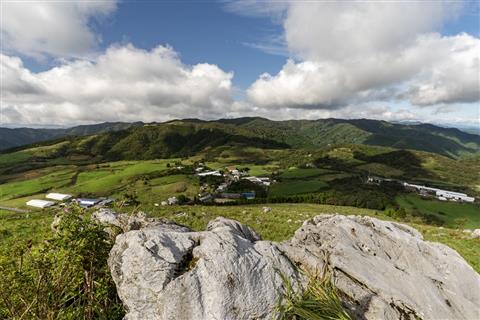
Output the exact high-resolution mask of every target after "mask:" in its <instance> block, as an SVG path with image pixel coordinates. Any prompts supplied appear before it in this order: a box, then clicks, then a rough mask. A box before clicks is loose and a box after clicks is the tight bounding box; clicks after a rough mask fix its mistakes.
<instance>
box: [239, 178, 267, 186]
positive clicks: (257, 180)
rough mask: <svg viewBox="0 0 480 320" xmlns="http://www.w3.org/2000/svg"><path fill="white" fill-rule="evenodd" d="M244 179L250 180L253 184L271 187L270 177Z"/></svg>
mask: <svg viewBox="0 0 480 320" xmlns="http://www.w3.org/2000/svg"><path fill="white" fill-rule="evenodd" d="M243 179H245V180H248V181H250V182H253V183H257V184H263V185H264V186H267V187H268V186H270V184H271V182H270V178H268V177H244V178H243Z"/></svg>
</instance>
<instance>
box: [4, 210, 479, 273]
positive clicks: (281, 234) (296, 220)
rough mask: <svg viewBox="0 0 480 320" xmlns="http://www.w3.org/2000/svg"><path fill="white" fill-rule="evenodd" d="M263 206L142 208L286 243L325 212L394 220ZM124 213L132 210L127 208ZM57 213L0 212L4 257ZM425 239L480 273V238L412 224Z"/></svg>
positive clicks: (35, 238) (34, 237) (44, 231)
mask: <svg viewBox="0 0 480 320" xmlns="http://www.w3.org/2000/svg"><path fill="white" fill-rule="evenodd" d="M262 207H263V205H246V206H233V207H211V206H208V207H206V206H174V207H154V206H147V207H142V209H144V210H146V211H147V212H150V215H151V216H156V217H163V218H166V219H169V220H174V221H176V222H178V223H181V224H184V225H187V226H189V227H191V228H193V229H195V230H204V229H205V227H206V225H207V223H208V222H209V221H210V220H212V219H215V218H216V217H218V216H223V217H227V218H232V219H236V220H238V221H240V222H242V223H245V224H247V225H249V226H251V227H252V228H254V229H255V230H256V231H257V232H259V233H260V235H261V236H262V237H263V238H264V239H266V240H272V241H282V240H286V239H288V238H290V237H292V235H293V233H294V232H295V230H297V229H298V228H299V227H300V226H301V224H302V222H303V221H304V220H306V219H308V218H311V217H314V216H315V215H318V214H322V213H338V214H345V215H349V214H355V215H368V216H373V217H377V218H380V219H384V220H390V218H388V217H386V216H384V215H383V213H382V212H378V211H374V210H368V209H360V208H353V207H338V206H328V205H313V204H273V205H269V207H271V208H272V211H271V212H269V213H263V210H262ZM123 210H124V211H129V210H131V209H128V208H123ZM52 219H53V213H51V212H50V211H45V212H41V213H29V214H19V213H11V212H6V211H1V210H0V256H1V255H10V256H12V255H15V253H14V252H15V247H16V246H17V245H19V244H20V243H21V242H27V241H30V240H31V241H32V242H33V243H38V242H39V241H42V239H44V238H45V237H46V236H48V234H49V232H50V223H51V221H52ZM412 225H413V226H414V227H416V228H417V229H418V230H420V231H421V232H422V233H423V234H424V236H425V239H426V240H428V241H436V242H441V243H444V244H447V245H449V246H450V247H452V248H454V249H455V250H457V251H458V252H459V253H460V255H462V256H463V257H464V258H465V259H466V260H467V261H468V262H469V263H470V264H471V265H472V266H473V267H474V268H475V270H477V272H480V239H470V238H469V237H468V235H466V234H465V233H463V232H462V231H459V230H455V229H448V228H445V229H440V228H437V227H433V226H426V225H419V224H412Z"/></svg>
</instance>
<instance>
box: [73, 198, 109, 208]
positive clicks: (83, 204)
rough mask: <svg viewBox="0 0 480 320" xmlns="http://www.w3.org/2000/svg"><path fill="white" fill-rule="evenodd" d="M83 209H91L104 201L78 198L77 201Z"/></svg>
mask: <svg viewBox="0 0 480 320" xmlns="http://www.w3.org/2000/svg"><path fill="white" fill-rule="evenodd" d="M75 201H76V202H77V203H78V205H79V206H80V207H82V208H90V207H93V206H94V205H96V204H97V203H99V202H101V201H102V199H90V198H78V199H76V200H75Z"/></svg>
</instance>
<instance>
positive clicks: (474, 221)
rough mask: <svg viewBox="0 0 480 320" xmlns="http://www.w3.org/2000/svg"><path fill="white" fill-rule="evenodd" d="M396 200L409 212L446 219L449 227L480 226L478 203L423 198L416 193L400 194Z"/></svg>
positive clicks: (479, 207) (473, 227)
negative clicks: (463, 220)
mask: <svg viewBox="0 0 480 320" xmlns="http://www.w3.org/2000/svg"><path fill="white" fill-rule="evenodd" d="M396 201H397V203H398V204H399V205H400V206H401V207H403V208H405V209H406V210H407V212H408V211H418V212H420V213H422V214H424V215H428V214H433V215H435V216H436V217H438V218H439V219H441V220H443V221H445V225H446V226H448V227H452V228H454V227H461V228H471V229H475V228H480V206H479V205H478V204H471V203H454V202H444V201H439V200H434V199H422V198H420V197H418V196H416V195H403V196H399V197H397V198H396ZM462 219H465V222H464V223H462V222H461V221H460V220H462ZM459 223H460V224H461V225H459Z"/></svg>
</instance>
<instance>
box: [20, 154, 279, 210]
mask: <svg viewBox="0 0 480 320" xmlns="http://www.w3.org/2000/svg"><path fill="white" fill-rule="evenodd" d="M172 169H173V171H175V170H183V169H185V167H184V166H181V165H179V166H176V167H174V168H172ZM193 174H194V175H195V176H197V177H198V178H199V181H200V188H199V193H198V195H197V196H196V197H195V198H194V199H189V198H186V197H185V196H183V195H181V196H171V197H169V198H167V199H165V200H163V201H161V202H159V203H154V205H155V206H160V205H161V206H167V205H178V204H194V203H202V204H208V203H217V204H222V203H228V202H237V201H241V200H253V199H255V198H256V197H258V193H259V192H266V189H267V188H268V187H269V186H270V185H271V184H272V183H274V182H275V181H274V180H272V179H271V178H269V177H257V176H250V175H249V174H248V168H244V169H238V168H237V167H234V166H232V167H227V168H225V170H211V169H209V168H208V167H207V166H205V164H203V163H201V162H200V163H198V164H195V165H194V167H193ZM233 185H235V186H236V188H235V191H232V190H231V187H232V186H233ZM115 201H116V199H114V198H106V197H99V198H74V197H73V196H72V195H70V194H64V193H57V192H51V193H48V194H46V195H45V199H31V200H29V201H27V202H26V205H27V206H29V207H34V208H39V209H45V208H50V207H53V206H57V205H58V206H60V207H64V206H66V205H69V204H72V203H75V204H77V205H79V206H80V207H82V208H92V207H95V208H102V207H105V206H109V205H112V204H113V203H114V202H115ZM120 202H121V203H120V206H125V205H129V204H130V203H129V201H128V200H122V201H120Z"/></svg>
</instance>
